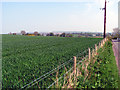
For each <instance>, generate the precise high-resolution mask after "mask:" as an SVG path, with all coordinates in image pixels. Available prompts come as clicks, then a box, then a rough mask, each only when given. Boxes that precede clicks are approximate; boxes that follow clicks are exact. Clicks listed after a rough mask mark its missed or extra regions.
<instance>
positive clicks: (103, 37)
mask: <svg viewBox="0 0 120 90" xmlns="http://www.w3.org/2000/svg"><path fill="white" fill-rule="evenodd" d="M106 4H107V1H106V0H105V7H104V8H100V9H102V10H104V35H103V38H105V37H106Z"/></svg>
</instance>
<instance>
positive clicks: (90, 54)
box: [88, 48, 91, 62]
mask: <svg viewBox="0 0 120 90" xmlns="http://www.w3.org/2000/svg"><path fill="white" fill-rule="evenodd" d="M88 50H89V62H90V59H91V52H90V48H88Z"/></svg>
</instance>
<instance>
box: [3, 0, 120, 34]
mask: <svg viewBox="0 0 120 90" xmlns="http://www.w3.org/2000/svg"><path fill="white" fill-rule="evenodd" d="M8 1H9V2H8ZM10 1H11V2H10ZM118 1H119V0H109V3H107V32H112V30H113V28H116V27H118ZM102 7H104V0H74V1H73V0H3V1H2V33H9V32H17V33H18V32H20V31H21V30H25V31H26V32H34V31H38V32H52V31H84V32H103V29H104V28H103V27H104V11H102V10H100V8H102Z"/></svg>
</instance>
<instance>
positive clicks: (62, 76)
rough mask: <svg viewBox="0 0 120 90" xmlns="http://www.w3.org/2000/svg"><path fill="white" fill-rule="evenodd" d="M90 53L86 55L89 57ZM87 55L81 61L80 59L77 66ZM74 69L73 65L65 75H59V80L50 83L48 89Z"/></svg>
mask: <svg viewBox="0 0 120 90" xmlns="http://www.w3.org/2000/svg"><path fill="white" fill-rule="evenodd" d="M87 56H88V55H86V57H87ZM86 57H84V58H83V59H82V60H81V61H79V62H78V63H77V64H76V66H77V65H79V64H80V63H81V62H82V61H83V60H84V59H85V58H86ZM72 70H73V67H71V68H70V69H69V70H68V71H67V72H66V73H65V74H64V75H62V76H61V77H59V78H58V80H56V81H55V82H53V83H52V84H51V85H49V86H48V87H47V88H46V90H47V89H49V88H50V87H52V86H53V85H55V83H56V82H57V81H60V80H61V79H62V78H63V77H65V76H66V75H67V74H68V73H69V72H70V71H72Z"/></svg>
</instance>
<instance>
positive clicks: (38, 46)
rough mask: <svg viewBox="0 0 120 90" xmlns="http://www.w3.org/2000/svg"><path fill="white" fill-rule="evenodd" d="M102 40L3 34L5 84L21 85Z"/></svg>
mask: <svg viewBox="0 0 120 90" xmlns="http://www.w3.org/2000/svg"><path fill="white" fill-rule="evenodd" d="M101 40H102V39H100V38H77V37H42V36H22V35H2V83H3V85H2V86H3V88H21V87H23V86H24V85H26V84H28V83H30V82H31V81H33V80H34V79H35V78H38V77H40V76H41V75H43V74H45V73H47V72H49V71H50V70H52V69H54V68H55V67H57V66H58V65H60V64H62V63H64V62H66V61H68V60H69V59H70V58H71V57H73V56H75V55H77V54H78V53H80V52H83V51H84V50H86V49H88V47H93V46H94V44H96V43H98V42H99V41H101ZM33 74H34V75H35V77H33Z"/></svg>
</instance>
